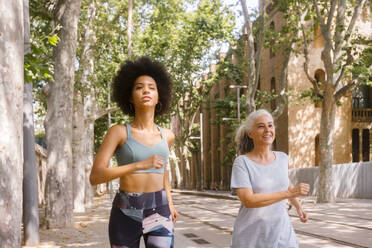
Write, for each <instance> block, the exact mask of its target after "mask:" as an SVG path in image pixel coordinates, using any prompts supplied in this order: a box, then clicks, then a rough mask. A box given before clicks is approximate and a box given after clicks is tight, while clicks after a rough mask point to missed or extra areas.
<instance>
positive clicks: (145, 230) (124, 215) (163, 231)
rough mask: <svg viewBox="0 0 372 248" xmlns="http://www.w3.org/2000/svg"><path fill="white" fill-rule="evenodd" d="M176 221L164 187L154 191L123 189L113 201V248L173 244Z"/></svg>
mask: <svg viewBox="0 0 372 248" xmlns="http://www.w3.org/2000/svg"><path fill="white" fill-rule="evenodd" d="M173 228H174V226H173V222H172V218H171V213H170V210H169V205H168V200H167V196H166V193H165V191H164V190H160V191H157V192H151V193H128V192H124V191H120V192H119V193H117V194H116V196H115V199H114V201H113V205H112V209H111V214H110V222H109V236H110V243H111V247H113V248H132V247H133V248H134V247H139V244H140V239H141V236H143V238H144V241H145V245H146V247H147V248H173V242H174V234H173Z"/></svg>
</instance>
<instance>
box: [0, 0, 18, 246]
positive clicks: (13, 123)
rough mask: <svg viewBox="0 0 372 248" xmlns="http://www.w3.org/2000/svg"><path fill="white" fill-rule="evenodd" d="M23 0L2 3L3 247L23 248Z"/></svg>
mask: <svg viewBox="0 0 372 248" xmlns="http://www.w3.org/2000/svg"><path fill="white" fill-rule="evenodd" d="M23 27H24V23H23V0H13V1H1V4H0V54H1V55H0V120H1V121H0V216H1V218H0V247H9V248H13V247H14V248H18V247H21V220H22V173H23V129H22V122H23V84H24V81H23V63H24V61H23V56H24V30H23Z"/></svg>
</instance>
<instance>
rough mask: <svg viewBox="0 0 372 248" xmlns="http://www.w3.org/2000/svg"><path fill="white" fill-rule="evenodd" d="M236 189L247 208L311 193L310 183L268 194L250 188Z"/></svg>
mask: <svg viewBox="0 0 372 248" xmlns="http://www.w3.org/2000/svg"><path fill="white" fill-rule="evenodd" d="M235 191H236V193H237V195H238V197H239V199H240V201H241V203H242V204H243V206H245V207H246V208H260V207H266V206H268V205H271V204H274V203H276V202H279V201H282V200H285V199H289V198H293V197H298V196H303V195H307V194H308V193H309V185H308V184H305V183H300V184H297V185H296V187H293V188H291V189H288V190H285V191H280V192H275V193H266V194H254V193H253V191H252V190H251V189H249V188H236V189H235Z"/></svg>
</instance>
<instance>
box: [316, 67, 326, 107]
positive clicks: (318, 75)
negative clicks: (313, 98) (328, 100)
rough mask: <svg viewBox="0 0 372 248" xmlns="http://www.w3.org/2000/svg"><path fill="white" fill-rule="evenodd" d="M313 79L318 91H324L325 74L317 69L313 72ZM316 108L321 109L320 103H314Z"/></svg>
mask: <svg viewBox="0 0 372 248" xmlns="http://www.w3.org/2000/svg"><path fill="white" fill-rule="evenodd" d="M314 78H315V80H316V82H317V83H318V87H319V89H320V90H322V89H324V84H325V72H324V70H322V69H318V70H316V71H315V75H314ZM315 107H316V108H321V107H322V102H321V101H319V102H316V103H315Z"/></svg>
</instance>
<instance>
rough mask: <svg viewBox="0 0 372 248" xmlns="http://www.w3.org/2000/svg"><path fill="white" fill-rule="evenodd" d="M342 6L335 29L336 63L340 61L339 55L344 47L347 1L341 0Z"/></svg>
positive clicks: (340, 5)
mask: <svg viewBox="0 0 372 248" xmlns="http://www.w3.org/2000/svg"><path fill="white" fill-rule="evenodd" d="M339 2H340V4H339V5H338V8H337V17H336V29H335V47H334V55H335V61H337V60H338V59H339V57H341V56H339V53H340V51H341V48H342V45H343V44H344V41H343V39H344V31H345V27H344V26H345V9H346V0H339Z"/></svg>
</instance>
